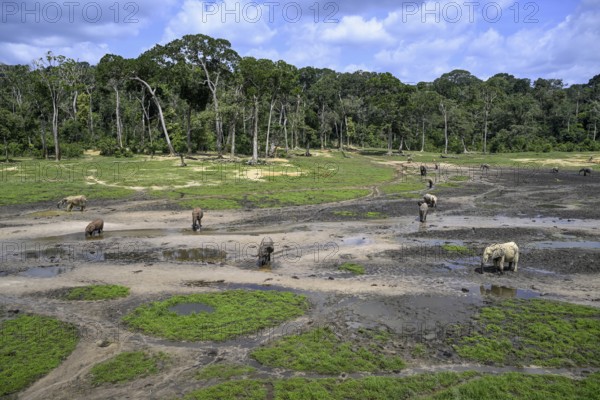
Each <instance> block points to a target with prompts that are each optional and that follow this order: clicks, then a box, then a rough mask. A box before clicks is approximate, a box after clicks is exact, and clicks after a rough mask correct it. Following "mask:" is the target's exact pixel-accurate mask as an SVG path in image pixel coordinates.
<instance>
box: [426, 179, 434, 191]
mask: <svg viewBox="0 0 600 400" xmlns="http://www.w3.org/2000/svg"><path fill="white" fill-rule="evenodd" d="M427 183H428V184H429V189H431V188H432V187H433V179H431V178H427Z"/></svg>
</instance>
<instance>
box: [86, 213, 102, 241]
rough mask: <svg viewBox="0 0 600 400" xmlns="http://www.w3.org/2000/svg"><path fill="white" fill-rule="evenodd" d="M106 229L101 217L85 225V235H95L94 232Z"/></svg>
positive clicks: (99, 232)
mask: <svg viewBox="0 0 600 400" xmlns="http://www.w3.org/2000/svg"><path fill="white" fill-rule="evenodd" d="M103 229H104V221H103V220H102V219H100V218H98V219H95V220H93V221H92V222H90V223H89V224H88V226H86V227H85V236H86V237H88V236H94V233H98V235H99V234H101V233H102V230H103Z"/></svg>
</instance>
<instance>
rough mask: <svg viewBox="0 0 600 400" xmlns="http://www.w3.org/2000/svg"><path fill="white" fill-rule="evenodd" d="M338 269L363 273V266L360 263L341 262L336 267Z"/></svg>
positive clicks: (355, 273)
mask: <svg viewBox="0 0 600 400" xmlns="http://www.w3.org/2000/svg"><path fill="white" fill-rule="evenodd" d="M338 269H339V270H340V271H348V272H352V273H353V274H354V275H364V273H365V267H363V266H362V265H360V264H354V263H350V262H346V263H343V264H342V265H340V266H339V267H338Z"/></svg>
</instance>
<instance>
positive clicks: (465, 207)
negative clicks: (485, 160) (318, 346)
mask: <svg viewBox="0 0 600 400" xmlns="http://www.w3.org/2000/svg"><path fill="white" fill-rule="evenodd" d="M424 187H425V185H424ZM432 191H433V193H435V194H436V195H437V196H438V198H439V204H438V207H437V208H436V209H430V212H429V215H428V217H427V222H426V223H424V224H421V223H419V220H418V206H417V204H416V200H417V199H418V198H420V197H421V196H422V195H423V194H424V193H426V190H425V189H424V190H423V191H422V192H421V193H415V194H414V198H413V199H410V198H398V197H397V196H393V195H390V196H385V195H381V194H380V193H381V191H379V190H378V189H377V188H374V190H373V194H372V195H371V196H369V197H367V198H364V199H359V200H356V201H350V202H343V203H341V204H339V203H338V204H327V205H315V206H302V207H293V208H280V209H269V210H254V209H248V210H238V211H212V210H205V214H204V219H203V220H202V225H203V228H202V230H201V231H199V232H193V231H192V229H191V210H181V209H179V208H178V207H177V206H176V205H174V204H172V203H170V202H168V201H165V200H152V199H148V198H145V197H144V195H143V194H141V193H140V195H139V196H138V197H137V198H136V200H135V201H128V202H123V201H111V200H104V201H94V200H92V201H90V205H89V209H86V211H85V212H83V213H82V212H78V211H73V212H71V213H67V212H64V211H56V208H55V205H54V204H37V205H34V206H13V207H4V208H3V209H1V210H0V216H1V220H0V243H1V246H2V247H1V248H0V257H1V258H0V319H1V318H8V317H9V314H10V315H14V313H15V312H16V310H18V312H19V313H39V314H44V315H49V316H53V317H56V318H59V319H62V320H65V321H69V322H72V323H74V324H76V325H77V326H78V327H79V328H80V331H81V337H82V340H81V341H80V343H79V345H78V346H77V348H76V350H75V351H74V352H73V353H72V355H71V356H70V357H69V358H68V359H67V360H65V362H64V363H63V364H62V365H61V366H59V367H58V368H56V369H55V370H54V371H52V372H51V373H49V374H48V375H47V376H46V377H44V378H42V379H40V380H39V381H37V382H36V383H35V384H33V385H32V386H31V387H29V388H28V389H26V390H25V391H24V392H23V393H21V394H20V395H19V397H22V398H27V399H48V398H53V399H72V398H84V397H85V398H87V399H106V398H145V399H160V398H175V397H178V396H181V395H183V394H184V393H186V392H188V391H189V390H192V389H194V388H198V382H197V381H195V380H194V378H193V375H194V374H195V372H197V371H198V370H199V369H201V368H203V367H204V366H206V365H208V364H210V363H214V362H219V361H222V360H228V361H236V362H243V363H249V364H251V365H253V366H255V367H257V368H258V369H259V374H260V375H261V376H264V377H285V376H293V375H296V374H294V373H291V372H289V371H282V370H277V369H270V368H266V367H262V366H260V365H258V364H257V363H256V362H254V361H252V360H251V359H250V358H249V357H248V353H249V352H250V351H251V350H252V349H253V348H254V347H256V346H258V345H260V344H261V343H265V342H267V341H269V340H274V339H275V338H277V337H278V336H280V335H282V334H289V333H295V332H302V331H306V330H307V329H310V328H311V327H315V326H329V327H331V328H332V329H334V330H335V332H336V333H337V334H338V335H339V336H340V337H343V338H345V339H347V340H353V341H357V342H360V341H364V340H367V338H366V337H365V336H364V335H365V334H364V332H365V331H366V332H377V331H385V332H387V333H388V334H390V337H391V338H392V339H391V340H390V341H389V342H388V343H387V344H385V345H384V346H383V348H382V351H385V352H387V353H390V354H399V355H401V356H402V357H404V358H405V359H406V360H407V362H408V364H409V368H408V369H407V370H405V371H403V372H400V373H397V374H390V375H402V374H410V373H415V372H422V371H437V370H461V369H468V368H471V369H478V370H482V371H492V372H493V371H500V370H503V369H502V368H495V369H494V368H492V369H491V370H490V367H487V366H481V365H474V364H468V363H466V362H465V360H461V359H460V358H459V357H458V356H457V355H456V354H455V352H454V351H453V349H452V348H451V346H449V345H448V342H447V340H446V339H447V338H448V337H451V336H456V335H460V334H464V333H466V332H468V329H469V326H470V324H471V323H472V322H471V321H472V320H471V318H472V316H473V315H475V314H476V313H477V310H478V309H479V308H480V307H482V306H483V305H485V304H488V303H490V302H492V303H493V302H496V301H498V300H500V299H502V298H506V297H525V298H531V297H543V298H548V299H556V300H561V301H568V302H573V303H578V304H584V305H590V306H599V305H600V266H599V265H598V260H599V259H600V231H599V228H600V180H599V179H598V176H597V175H594V176H588V177H583V176H578V175H577V174H576V172H573V171H570V172H569V171H566V170H565V171H564V172H562V171H561V173H559V174H551V173H547V172H544V171H538V172H536V173H529V174H522V173H521V174H519V173H515V172H511V173H509V172H507V171H502V173H498V171H494V169H491V170H490V171H489V172H488V173H487V174H486V173H484V174H477V175H475V176H473V177H472V179H471V180H470V181H468V182H464V183H461V186H458V187H437V186H435V187H434V188H433V190H432ZM374 212H375V213H379V214H371V215H376V218H369V217H367V216H366V214H367V213H374ZM98 217H101V218H103V219H104V221H105V224H104V229H105V231H104V233H103V234H102V235H101V236H100V237H95V238H91V239H86V238H85V237H84V228H85V226H86V225H87V223H88V222H89V221H91V220H93V219H95V218H98ZM264 236H270V237H271V238H273V240H274V242H275V246H276V251H275V253H274V257H273V262H272V264H271V266H270V267H269V268H260V269H259V268H258V267H257V266H256V251H257V248H258V244H259V243H260V241H261V239H262V238H263V237H264ZM504 241H515V242H517V244H518V245H519V247H520V249H521V257H520V261H519V265H518V271H516V272H514V271H505V272H504V274H499V273H497V272H496V271H494V270H493V268H491V267H490V266H487V267H486V268H483V270H481V268H480V256H481V253H482V251H483V248H484V247H485V246H487V245H489V244H492V243H496V242H504ZM444 244H453V245H458V246H464V247H466V249H467V252H466V253H458V252H456V251H452V250H448V248H444V247H442V246H443V245H444ZM348 261H351V262H353V263H358V264H362V265H363V266H365V269H366V273H365V274H364V275H360V276H354V275H352V274H351V273H348V272H342V271H339V270H338V266H339V265H340V264H342V263H344V262H348ZM97 283H106V284H119V285H124V286H128V287H130V288H131V295H130V296H129V297H127V298H125V299H119V300H111V301H91V302H69V301H65V300H62V299H61V297H60V294H61V293H62V292H64V291H65V290H66V288H69V287H73V286H81V285H89V284H97ZM232 288H247V289H271V290H292V291H296V292H298V293H303V294H305V295H307V296H308V297H309V299H310V301H311V304H312V307H311V309H310V311H309V312H308V314H307V315H306V316H304V317H302V318H299V319H297V320H295V321H292V322H290V323H288V324H285V325H284V326H280V327H277V328H274V329H272V330H268V331H265V332H260V333H257V334H255V335H252V336H249V337H242V338H238V339H234V340H231V341H229V342H225V343H212V342H200V343H182V342H169V341H166V340H162V339H159V338H154V337H149V336H146V335H142V334H140V333H136V332H131V331H129V330H128V329H127V327H126V326H124V325H123V324H122V323H121V318H122V316H124V315H125V314H127V313H128V312H130V311H131V310H133V309H134V308H135V307H137V306H139V305H140V304H143V303H145V302H148V301H153V300H159V299H164V298H167V297H169V296H171V295H174V294H185V293H199V292H208V291H215V290H225V289H232ZM9 311H10V312H9ZM450 327H452V329H449V328H450ZM107 344H108V345H107ZM417 344H423V345H424V346H425V349H426V351H425V353H424V354H422V353H419V354H416V353H415V352H414V349H415V346H416V345H417ZM137 349H149V350H152V351H165V352H167V353H169V354H171V355H172V356H173V362H172V363H171V365H170V366H169V367H168V368H167V369H166V370H165V371H163V372H162V373H161V374H159V375H155V376H151V377H148V378H143V379H139V380H137V381H135V382H133V383H128V384H122V385H102V386H99V387H94V386H92V385H91V383H90V380H89V377H87V373H88V372H89V370H90V368H91V367H92V366H93V365H94V364H96V363H98V362H100V361H102V360H105V359H107V358H110V357H112V356H114V355H116V354H117V353H119V352H121V351H127V350H137ZM519 370H521V371H524V370H527V371H530V370H535V368H525V369H519ZM554 372H555V373H556V371H554ZM580 372H581V371H579V370H576V369H573V370H561V371H558V373H563V374H566V375H572V376H578V375H579V374H580ZM304 375H305V374H304Z"/></svg>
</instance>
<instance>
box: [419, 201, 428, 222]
mask: <svg viewBox="0 0 600 400" xmlns="http://www.w3.org/2000/svg"><path fill="white" fill-rule="evenodd" d="M417 204H418V205H419V221H421V222H425V221H426V220H427V211H429V206H428V205H427V203H425V202H424V201H423V200H419V201H418V202H417Z"/></svg>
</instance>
